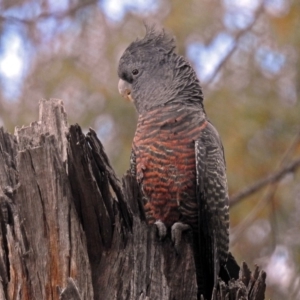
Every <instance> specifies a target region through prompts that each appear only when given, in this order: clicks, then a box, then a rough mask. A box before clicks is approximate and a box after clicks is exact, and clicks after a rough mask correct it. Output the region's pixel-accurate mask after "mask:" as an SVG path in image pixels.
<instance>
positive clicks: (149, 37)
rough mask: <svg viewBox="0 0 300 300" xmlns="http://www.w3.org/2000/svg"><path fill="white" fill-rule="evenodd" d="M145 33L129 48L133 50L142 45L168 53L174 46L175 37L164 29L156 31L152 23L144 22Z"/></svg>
mask: <svg viewBox="0 0 300 300" xmlns="http://www.w3.org/2000/svg"><path fill="white" fill-rule="evenodd" d="M145 27H146V35H145V37H144V38H142V39H137V40H136V41H134V42H133V43H132V44H131V45H130V46H129V47H128V49H129V48H130V50H131V51H132V50H133V51H134V50H135V49H137V48H140V47H144V48H149V50H152V49H153V48H155V49H157V50H159V51H162V52H164V53H165V54H170V53H172V52H173V51H174V49H175V48H176V45H175V38H174V37H173V36H171V35H170V34H168V33H166V32H165V30H164V29H162V30H161V31H158V30H156V29H155V26H154V25H149V24H145Z"/></svg>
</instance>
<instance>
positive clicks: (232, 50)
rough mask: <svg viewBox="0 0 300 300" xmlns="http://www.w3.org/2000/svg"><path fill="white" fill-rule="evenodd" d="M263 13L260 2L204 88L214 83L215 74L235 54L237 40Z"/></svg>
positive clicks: (262, 6)
mask: <svg viewBox="0 0 300 300" xmlns="http://www.w3.org/2000/svg"><path fill="white" fill-rule="evenodd" d="M263 11H264V2H262V4H261V5H260V6H259V8H258V9H257V11H256V13H255V14H254V17H253V21H252V22H251V23H250V24H249V25H248V26H247V27H246V28H244V29H242V30H241V31H239V32H238V33H237V34H236V36H235V38H234V40H233V47H232V49H231V50H230V51H229V52H228V53H227V55H226V56H225V57H224V58H223V59H222V60H221V61H220V63H219V65H218V66H217V67H216V68H215V70H214V72H213V74H212V75H211V76H210V78H209V80H208V82H206V84H205V85H206V86H209V85H210V84H211V83H212V82H213V81H214V79H215V78H216V76H217V74H218V73H219V72H220V70H221V69H222V68H223V66H224V65H225V64H226V62H227V61H228V59H229V58H230V57H231V55H232V54H233V53H234V52H235V50H236V48H237V47H238V43H239V40H240V39H241V38H242V37H243V36H244V35H245V34H246V33H247V32H249V31H250V30H251V29H252V28H253V26H254V24H255V23H256V21H257V20H258V18H259V17H260V15H261V13H262V12H263Z"/></svg>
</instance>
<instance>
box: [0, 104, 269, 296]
mask: <svg viewBox="0 0 300 300" xmlns="http://www.w3.org/2000/svg"><path fill="white" fill-rule="evenodd" d="M0 225H1V226H0V299H1V300H2V299H3V300H10V299H26V300H27V299H30V300H31V299H38V300H40V299H63V300H65V299H76V300H77V299H97V300H98V299H105V300H106V299H108V300H114V299H116V300H123V299H124V300H125V299H132V300H136V299H138V300H142V299H145V300H146V299H149V300H150V299H151V300H155V299H159V300H175V299H176V300H183V299H191V300H193V299H195V300H196V299H197V295H196V294H197V292H196V291H197V286H196V277H195V267H194V261H193V255H192V242H191V237H190V236H189V234H186V235H185V236H184V237H183V242H182V244H181V251H180V254H179V255H178V254H177V253H176V252H175V250H174V247H173V245H172V242H171V241H170V238H168V237H167V238H166V239H165V240H163V241H160V240H158V238H157V236H156V231H155V228H153V227H151V226H148V225H147V223H146V221H145V216H144V212H143V206H142V203H141V199H140V196H139V189H138V187H137V184H136V182H135V180H134V178H132V177H131V175H130V174H126V175H125V176H124V177H123V179H122V181H121V182H120V181H119V179H118V178H117V176H116V174H115V172H114V170H113V168H112V167H111V165H110V163H109V161H108V158H107V156H106V154H105V152H104V149H103V146H102V144H101V142H100V141H99V140H98V138H97V136H96V133H95V132H94V131H93V130H92V129H90V131H89V132H88V133H87V134H86V135H84V134H83V133H82V131H81V128H80V127H79V126H78V125H74V126H71V127H70V128H69V129H68V126H67V122H66V114H65V112H64V108H63V104H62V101H60V100H56V99H52V100H50V101H46V100H42V101H41V103H40V116H39V121H38V122H34V123H32V124H31V125H30V126H28V127H22V128H20V129H18V128H17V129H16V131H15V134H14V135H11V134H8V133H6V132H5V131H4V130H3V129H0ZM265 277H266V275H265V273H264V272H263V271H259V270H258V268H256V269H255V271H254V272H253V273H251V272H250V271H249V269H248V267H247V265H246V264H245V263H243V265H242V268H241V276H240V279H239V280H237V281H230V282H229V284H228V285H226V284H224V283H222V282H221V283H220V287H219V291H218V293H217V296H216V297H217V299H221V300H223V299H252V300H254V299H256V300H260V299H264V291H265Z"/></svg>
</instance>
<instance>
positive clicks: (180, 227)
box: [171, 222, 190, 254]
mask: <svg viewBox="0 0 300 300" xmlns="http://www.w3.org/2000/svg"><path fill="white" fill-rule="evenodd" d="M188 229H190V226H189V225H188V224H184V223H181V222H176V223H174V224H173V225H172V227H171V238H172V241H173V243H174V248H175V250H176V252H177V254H179V253H180V242H181V236H182V232H183V231H186V230H188Z"/></svg>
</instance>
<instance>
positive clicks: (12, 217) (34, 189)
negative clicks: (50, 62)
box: [0, 100, 93, 299]
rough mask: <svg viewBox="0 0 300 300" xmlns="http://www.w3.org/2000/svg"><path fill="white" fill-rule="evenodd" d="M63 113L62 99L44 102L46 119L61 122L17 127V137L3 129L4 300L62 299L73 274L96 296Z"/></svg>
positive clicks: (83, 291) (82, 289) (84, 294)
mask: <svg viewBox="0 0 300 300" xmlns="http://www.w3.org/2000/svg"><path fill="white" fill-rule="evenodd" d="M47 106H48V108H51V109H48V108H47ZM63 114H64V110H63V106H62V102H61V101H60V100H52V101H51V102H49V101H42V102H41V109H40V118H41V120H49V119H50V120H53V119H56V120H60V122H57V123H58V124H60V125H61V126H59V127H58V126H57V124H56V125H53V122H46V123H43V122H41V121H39V122H35V123H32V124H31V125H30V126H29V127H23V128H21V129H16V132H15V136H16V138H15V137H13V136H11V135H9V134H7V133H4V131H3V129H2V133H1V141H0V144H1V153H0V154H1V159H2V160H4V162H6V164H4V166H5V168H6V170H5V169H4V168H1V170H0V172H1V175H0V176H1V182H0V193H1V195H2V197H1V199H0V201H1V208H2V209H1V219H0V220H1V228H2V232H1V233H2V235H1V245H0V249H1V250H0V251H1V252H0V253H1V254H2V255H1V258H0V261H2V262H3V261H4V264H3V263H2V266H3V265H4V267H2V268H1V269H0V276H1V279H2V285H3V292H4V294H5V298H1V299H59V298H60V294H61V291H62V290H64V289H65V288H66V287H67V285H68V278H72V279H73V280H74V282H76V286H77V289H78V291H79V294H80V296H81V299H93V288H92V284H91V271H90V265H89V259H88V255H87V249H86V240H85V235H84V232H83V230H82V228H81V224H80V222H79V219H78V217H77V213H76V211H75V208H74V204H73V197H72V194H71V189H70V184H69V180H68V176H67V173H66V170H65V167H64V162H63V160H62V159H63V157H64V150H63V149H64V147H65V149H66V145H67V141H66V138H65V137H64V136H65V133H64V130H63V128H67V126H66V124H63V123H64V118H63V117H62V116H63ZM57 133H58V134H57ZM54 134H55V135H54ZM58 137H60V138H58ZM63 137H64V138H63ZM64 140H65V141H64ZM16 141H17V142H18V143H16ZM1 166H2V167H3V165H2V164H1Z"/></svg>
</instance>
